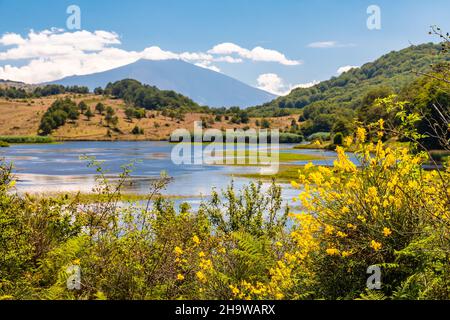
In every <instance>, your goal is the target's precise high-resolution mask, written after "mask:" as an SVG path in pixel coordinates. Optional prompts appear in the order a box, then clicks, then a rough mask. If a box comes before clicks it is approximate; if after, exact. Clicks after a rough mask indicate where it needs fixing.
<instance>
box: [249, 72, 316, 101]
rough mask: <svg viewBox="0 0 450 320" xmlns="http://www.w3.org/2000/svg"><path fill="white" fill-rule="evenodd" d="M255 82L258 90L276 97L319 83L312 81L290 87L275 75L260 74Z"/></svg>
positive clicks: (290, 85)
mask: <svg viewBox="0 0 450 320" xmlns="http://www.w3.org/2000/svg"><path fill="white" fill-rule="evenodd" d="M256 81H257V83H258V88H259V89H261V90H265V91H267V92H270V93H273V94H276V95H278V96H285V95H287V94H289V93H290V92H291V91H292V90H294V89H296V88H309V87H312V86H314V85H316V84H317V83H319V82H318V81H312V82H309V83H303V84H296V85H292V84H289V83H286V82H285V81H284V80H283V79H282V78H281V77H280V76H278V75H277V74H275V73H264V74H261V75H260V76H259V77H258V79H257V80H256Z"/></svg>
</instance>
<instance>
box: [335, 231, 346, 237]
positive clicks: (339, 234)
mask: <svg viewBox="0 0 450 320" xmlns="http://www.w3.org/2000/svg"><path fill="white" fill-rule="evenodd" d="M337 236H338V237H341V238H347V234H346V233H344V232H342V231H338V232H337Z"/></svg>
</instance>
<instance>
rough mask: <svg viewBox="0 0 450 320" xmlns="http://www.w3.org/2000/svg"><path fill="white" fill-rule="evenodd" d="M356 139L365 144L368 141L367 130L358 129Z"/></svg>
mask: <svg viewBox="0 0 450 320" xmlns="http://www.w3.org/2000/svg"><path fill="white" fill-rule="evenodd" d="M356 138H357V139H358V141H359V142H361V143H363V142H364V141H366V129H364V128H358V129H357V130H356Z"/></svg>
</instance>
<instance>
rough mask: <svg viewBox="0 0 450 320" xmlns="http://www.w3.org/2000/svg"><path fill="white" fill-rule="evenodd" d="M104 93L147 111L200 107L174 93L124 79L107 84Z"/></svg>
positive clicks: (196, 108)
mask: <svg viewBox="0 0 450 320" xmlns="http://www.w3.org/2000/svg"><path fill="white" fill-rule="evenodd" d="M105 93H107V94H110V95H112V96H114V97H116V98H121V99H124V100H125V102H127V103H129V104H132V105H134V106H136V107H141V108H145V109H148V110H161V109H163V108H165V107H170V108H176V109H179V108H182V109H188V110H198V109H200V106H199V105H198V104H196V103H195V102H193V101H192V100H191V99H189V98H187V97H185V96H183V95H181V94H178V93H176V92H174V91H167V90H159V89H158V88H156V87H152V86H148V85H143V84H141V83H140V82H139V81H136V80H131V79H126V80H121V81H117V82H115V83H109V84H108V85H107V86H106V88H105Z"/></svg>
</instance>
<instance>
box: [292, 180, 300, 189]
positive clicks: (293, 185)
mask: <svg viewBox="0 0 450 320" xmlns="http://www.w3.org/2000/svg"><path fill="white" fill-rule="evenodd" d="M291 186H292V187H293V188H295V189H298V188H300V185H299V184H298V183H297V182H295V181H291Z"/></svg>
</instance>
